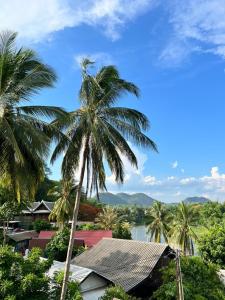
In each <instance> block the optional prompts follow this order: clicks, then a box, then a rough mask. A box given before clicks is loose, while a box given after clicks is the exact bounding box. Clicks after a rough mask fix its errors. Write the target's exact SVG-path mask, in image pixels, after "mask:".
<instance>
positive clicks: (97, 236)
mask: <svg viewBox="0 0 225 300" xmlns="http://www.w3.org/2000/svg"><path fill="white" fill-rule="evenodd" d="M55 234H56V231H41V232H40V233H39V236H38V238H39V239H51V238H52V237H53V236H54V235H55ZM74 238H75V239H78V240H83V241H84V244H85V246H87V247H88V248H90V247H92V246H94V245H96V244H97V243H98V242H99V241H101V239H103V238H112V230H79V231H75V233H74Z"/></svg>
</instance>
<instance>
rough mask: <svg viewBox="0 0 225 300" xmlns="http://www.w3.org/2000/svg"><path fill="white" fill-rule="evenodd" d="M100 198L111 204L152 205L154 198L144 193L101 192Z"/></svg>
mask: <svg viewBox="0 0 225 300" xmlns="http://www.w3.org/2000/svg"><path fill="white" fill-rule="evenodd" d="M99 198H100V200H101V202H103V203H105V204H109V205H137V206H150V205H152V203H153V201H154V199H153V198H151V197H150V196H148V195H146V194H144V193H135V194H127V193H118V194H112V193H100V194H99Z"/></svg>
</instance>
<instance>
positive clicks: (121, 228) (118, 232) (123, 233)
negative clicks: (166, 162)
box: [113, 222, 132, 240]
mask: <svg viewBox="0 0 225 300" xmlns="http://www.w3.org/2000/svg"><path fill="white" fill-rule="evenodd" d="M113 237H114V238H117V239H125V240H132V235H131V231H130V225H129V223H127V222H124V223H119V224H117V226H116V228H115V229H114V230H113Z"/></svg>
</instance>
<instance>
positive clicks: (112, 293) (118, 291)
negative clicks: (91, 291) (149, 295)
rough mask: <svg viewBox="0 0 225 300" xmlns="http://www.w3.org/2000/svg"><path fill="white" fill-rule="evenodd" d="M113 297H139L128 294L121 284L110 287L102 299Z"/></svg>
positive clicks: (107, 299) (127, 298) (124, 299)
mask: <svg viewBox="0 0 225 300" xmlns="http://www.w3.org/2000/svg"><path fill="white" fill-rule="evenodd" d="M113 298H117V299H119V300H137V298H135V297H132V296H130V295H128V294H127V293H126V292H125V291H124V289H123V288H122V287H120V286H112V287H108V288H107V289H106V290H105V294H104V295H103V296H102V297H101V298H100V300H112V299H113Z"/></svg>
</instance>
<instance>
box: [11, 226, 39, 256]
mask: <svg viewBox="0 0 225 300" xmlns="http://www.w3.org/2000/svg"><path fill="white" fill-rule="evenodd" d="M37 235H38V234H37V232H36V231H34V230H30V231H21V232H12V233H8V234H7V235H6V236H7V239H8V242H9V244H11V245H13V246H14V247H15V250H16V251H19V252H25V250H26V249H27V248H28V247H29V243H30V241H31V240H32V239H34V238H36V237H37Z"/></svg>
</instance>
